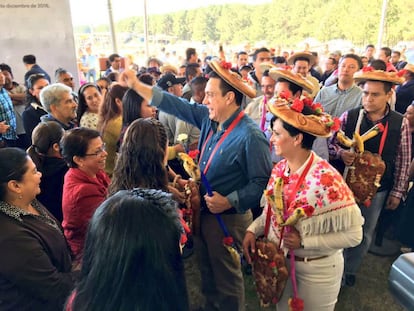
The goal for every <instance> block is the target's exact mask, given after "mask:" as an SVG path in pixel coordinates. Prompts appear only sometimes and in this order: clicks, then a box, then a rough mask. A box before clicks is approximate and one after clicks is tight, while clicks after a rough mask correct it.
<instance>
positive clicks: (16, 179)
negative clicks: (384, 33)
mask: <svg viewBox="0 0 414 311" xmlns="http://www.w3.org/2000/svg"><path fill="white" fill-rule="evenodd" d="M87 52H88V54H87V55H84V57H83V58H82V66H81V68H80V69H81V72H83V73H84V75H85V78H86V80H87V81H83V84H82V85H81V86H80V87H79V88H78V89H77V88H76V86H75V83H74V78H73V75H72V73H70V72H68V71H67V70H65V69H64V68H60V67H59V68H57V70H56V72H55V74H54V80H53V81H52V79H51V76H50V75H48V73H47V72H45V71H44V70H43V69H42V68H41V67H40V66H39V65H38V64H37V63H36V57H35V56H34V55H25V56H24V57H23V63H24V65H25V66H26V68H27V72H26V74H25V77H24V85H20V84H18V83H17V82H15V81H14V80H13V74H12V69H11V67H10V66H9V65H7V64H0V232H1V233H0V248H1V249H2V250H3V252H4V254H5V256H1V259H0V310H63V309H65V310H73V311H76V310H102V309H108V310H190V302H189V299H190V298H189V295H188V291H187V286H188V284H187V285H186V280H185V274H184V272H185V270H184V265H183V260H184V259H185V258H186V257H187V256H191V255H192V253H193V252H194V253H195V256H196V258H197V264H198V265H197V268H198V269H199V271H200V273H201V283H202V284H201V289H202V294H203V295H204V297H205V304H204V305H203V306H201V307H200V308H201V309H200V310H226V311H227V310H229V311H231V310H245V288H244V281H243V271H244V270H243V267H245V265H248V264H253V267H254V262H255V260H257V256H259V255H260V250H258V249H257V247H256V240H257V239H259V238H261V237H262V236H263V235H265V237H266V240H268V241H269V243H273V245H276V246H277V248H278V249H280V250H281V252H282V253H283V255H284V256H285V257H286V258H287V260H286V267H287V269H288V270H289V271H290V274H289V280H288V282H287V283H286V287H285V288H284V291H283V294H281V296H280V297H277V299H276V298H275V299H273V303H274V304H277V310H288V309H289V310H303V305H304V310H327V311H328V310H334V308H335V304H336V302H337V299H338V295H339V292H340V289H341V287H342V286H354V285H355V282H357V279H356V276H357V273H358V271H359V268H360V266H361V265H362V264H363V263H364V256H365V255H366V254H367V252H368V250H369V248H370V245H371V242H372V241H374V242H375V244H377V245H381V243H382V238H383V236H384V233H385V231H386V230H387V229H388V228H387V227H386V226H384V225H381V226H379V225H378V224H379V223H381V224H383V223H384V221H383V220H384V219H385V218H389V217H390V216H389V213H390V211H391V213H395V214H397V212H396V211H398V213H399V214H401V215H402V217H400V218H398V217H393V218H394V222H393V223H392V224H391V225H392V231H393V233H394V235H395V237H396V238H398V239H399V240H400V241H401V243H402V244H403V246H402V248H401V249H402V251H404V252H408V251H412V248H413V247H414V241H413V239H412V235H410V234H409V228H410V226H411V223H412V219H413V218H412V217H413V206H414V204H411V203H409V202H411V201H412V200H413V198H414V195H413V190H412V189H410V188H409V182H410V181H412V180H413V179H414V177H413V175H414V161H413V158H414V156H413V153H414V151H413V148H412V147H413V138H414V136H413V135H414V82H413V81H414V64H409V63H406V62H404V61H403V60H401V59H400V58H401V53H399V52H398V51H392V50H391V49H389V48H388V47H382V48H381V49H380V50H379V54H378V55H379V56H378V58H377V59H376V58H375V47H374V46H372V45H368V46H367V48H366V52H365V55H356V54H353V53H347V54H344V55H341V52H340V51H335V52H333V53H331V54H330V55H329V57H327V58H326V60H325V63H324V64H320V63H319V61H318V55H317V53H312V52H308V51H299V52H296V53H287V54H285V55H274V50H272V49H268V48H266V47H263V48H259V49H256V50H254V51H241V52H239V53H238V54H237V58H236V59H235V60H234V61H233V60H231V61H228V60H226V59H225V56H224V53H223V51H222V50H220V51H219V53H218V56H208V57H206V59H203V60H200V59H199V56H198V54H197V51H196V49H194V48H188V49H187V51H186V56H185V60H184V61H183V64H182V66H181V67H179V68H177V67H176V66H174V65H172V64H168V63H163V62H162V61H160V60H158V59H157V58H150V59H149V60H148V63H147V66H146V67H141V68H140V67H139V66H138V65H136V64H134V63H133V61H132V60H131V59H130V60H129V61H128V62H125V61H124V60H123V58H122V57H121V56H120V55H119V54H116V53H114V54H111V55H110V56H109V57H108V61H109V64H108V68H107V70H106V71H102V72H101V73H99V72H96V71H95V68H94V67H93V66H92V65H91V64H92V63H94V62H95V61H96V57H95V56H94V55H93V53H92V51H91V49H90V47H88V49H87ZM122 64H127V65H126V66H125V67H126V68H123V66H122ZM321 68H324V71H322V69H321ZM98 75H100V77H98ZM182 153H188V154H192V155H195V156H193V157H194V162H195V164H196V165H197V166H198V169H199V170H200V173H199V175H201V182H200V180H195V179H194V178H190V177H192V176H194V175H193V174H192V173H191V172H188V171H186V169H185V167H186V166H185V165H183V163H182V162H181V160H179V158H180V154H182ZM367 156H369V157H376V159H379V161H380V163H381V165H382V166H383V167H384V170H383V171H382V172H380V173H378V174H377V175H375V176H374V177H375V178H373V179H372V178H371V179H369V178H370V175H372V174H369V173H368V172H369V171H370V169H369V168H366V169H365V170H361V171H362V173H361V174H359V175H361V176H359V177H358V178H360V179H361V180H357V181H355V179H356V177H355V175H358V174H355V171H356V169H355V167H356V165H357V163H360V162H361V161H362V160H361V159H364V157H367ZM362 162H363V161H362ZM365 162H370V161H365ZM381 165H380V166H381ZM364 172H365V173H364ZM350 176H353V177H350ZM367 180H368V181H367ZM363 182H365V185H366V184H367V183H368V184H369V187H366V188H369V189H371V188H372V189H373V190H372V191H371V192H370V193H366V192H364V191H362V190H361V186H360V185H359V184H358V183H363ZM358 185H359V186H358ZM363 188H364V187H363ZM361 193H362V194H361ZM198 217H199V219H198ZM194 223H197V224H198V225H199V228H198V229H199V230H194V226H193V224H194ZM385 223H387V222H386V221H385ZM235 252H236V253H237V254H238V256H237V258H238V259H237V260H235V256H234V253H235ZM240 258H242V259H243V258H244V259H246V261H247V263H244V262H243V260H241V259H240ZM241 262H243V264H241ZM256 272H257V271H256ZM253 273H255V269H253ZM273 286H275V285H274V284H273ZM292 298H294V299H293V300H292ZM292 301H294V302H292ZM298 301H301V303H302V307H299V306H298V305H300V304H301V303H298ZM295 308H296V309H295ZM301 308H302V309H301Z"/></svg>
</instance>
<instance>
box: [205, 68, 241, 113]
mask: <svg viewBox="0 0 414 311" xmlns="http://www.w3.org/2000/svg"><path fill="white" fill-rule="evenodd" d="M209 77H210V79H219V80H220V90H221V95H222V96H224V95H225V94H226V93H228V92H233V93H234V95H235V99H236V104H237V105H238V106H240V105H241V103H242V100H243V96H244V95H243V93H242V92H240V91H239V90H237V89H236V88H235V87H233V86H231V85H230V84H228V83H227V82H226V81H225V80H224V79H223V78H222V77H220V76H219V75H218V74H217V73H216V72H215V71H211V72H210V73H209Z"/></svg>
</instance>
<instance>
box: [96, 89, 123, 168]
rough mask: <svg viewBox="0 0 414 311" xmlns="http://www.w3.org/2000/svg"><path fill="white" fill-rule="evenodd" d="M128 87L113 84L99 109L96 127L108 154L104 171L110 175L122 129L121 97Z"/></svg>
mask: <svg viewBox="0 0 414 311" xmlns="http://www.w3.org/2000/svg"><path fill="white" fill-rule="evenodd" d="M127 90H128V88H126V87H123V86H121V85H119V84H115V85H114V86H113V87H112V88H111V89H110V90H109V91H108V92H107V93H106V95H105V99H104V102H103V104H102V106H101V109H100V110H99V117H98V126H97V129H98V131H99V132H101V135H102V140H103V141H104V143H105V145H106V151H107V153H108V156H107V158H106V163H105V172H106V173H107V174H108V175H109V176H112V172H113V170H114V166H115V157H116V150H117V143H118V140H119V136H120V135H121V130H122V98H123V97H124V94H125V92H126V91H127Z"/></svg>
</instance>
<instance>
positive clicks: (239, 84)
mask: <svg viewBox="0 0 414 311" xmlns="http://www.w3.org/2000/svg"><path fill="white" fill-rule="evenodd" d="M208 64H209V65H210V67H211V69H213V71H214V72H215V73H217V74H218V75H219V76H220V77H221V78H222V79H224V81H226V82H227V83H228V84H230V85H231V86H232V87H234V88H235V89H236V90H238V91H239V92H241V93H243V94H244V95H246V96H248V97H250V98H254V97H256V90H254V89H252V88H251V87H250V86H249V85H248V84H246V83H245V82H243V80H242V79H241V77H240V75H238V74H237V73H235V72H233V71H231V70H229V69H226V68H224V67H222V66H221V64H220V62H219V61H217V60H211V61H209V62H208Z"/></svg>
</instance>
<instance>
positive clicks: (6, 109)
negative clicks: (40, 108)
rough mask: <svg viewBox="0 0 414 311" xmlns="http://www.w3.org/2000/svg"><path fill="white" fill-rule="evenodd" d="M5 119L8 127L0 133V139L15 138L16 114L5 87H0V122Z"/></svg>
mask: <svg viewBox="0 0 414 311" xmlns="http://www.w3.org/2000/svg"><path fill="white" fill-rule="evenodd" d="M1 121H6V124H8V125H10V128H9V129H8V130H7V132H6V133H4V134H0V141H1V140H3V139H8V140H16V139H17V134H16V116H15V114H14V110H13V104H12V101H11V99H10V96H9V94H8V93H7V91H6V89H5V88H1V89H0V122H1Z"/></svg>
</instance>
